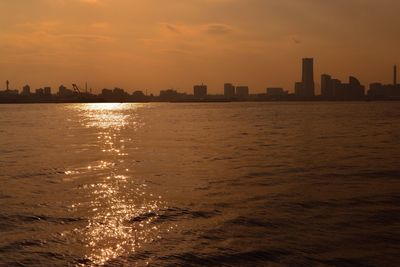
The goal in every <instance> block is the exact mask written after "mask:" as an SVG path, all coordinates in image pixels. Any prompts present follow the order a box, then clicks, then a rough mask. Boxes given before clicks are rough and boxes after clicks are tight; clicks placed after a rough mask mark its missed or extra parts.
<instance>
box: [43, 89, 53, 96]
mask: <svg viewBox="0 0 400 267" xmlns="http://www.w3.org/2000/svg"><path fill="white" fill-rule="evenodd" d="M43 93H44V94H45V95H47V96H49V95H51V87H45V88H43Z"/></svg>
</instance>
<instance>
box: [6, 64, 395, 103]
mask: <svg viewBox="0 0 400 267" xmlns="http://www.w3.org/2000/svg"><path fill="white" fill-rule="evenodd" d="M314 62H315V59H314V58H312V57H305V58H303V59H302V70H301V73H300V76H301V81H300V82H293V83H294V85H293V86H292V87H289V88H285V87H283V86H279V84H278V85H275V86H264V88H256V89H254V88H251V87H250V86H248V84H249V83H246V84H237V83H236V86H234V84H235V83H233V82H231V81H229V82H228V81H226V82H224V83H223V84H222V86H221V85H219V87H217V88H215V87H211V88H210V86H209V85H208V83H204V82H201V84H194V85H191V87H190V88H183V89H179V88H175V87H164V88H161V89H154V88H153V89H151V88H136V89H131V88H124V90H125V91H126V92H127V93H134V92H136V91H143V92H146V95H147V94H149V95H150V94H153V95H157V94H158V93H159V92H161V91H163V90H169V89H172V90H176V91H179V92H182V93H186V94H191V93H193V94H194V95H196V93H195V91H196V90H197V89H199V87H202V86H203V85H205V86H206V89H205V93H204V92H203V93H200V94H199V95H200V96H204V95H207V94H209V95H220V94H224V95H229V94H232V93H228V94H227V93H226V90H229V89H227V87H232V86H233V91H235V87H239V91H240V90H241V89H245V91H246V90H247V94H263V93H265V92H266V90H267V89H271V88H279V89H280V88H282V89H284V90H285V91H287V92H288V93H292V94H296V95H299V96H302V97H313V96H318V95H324V90H326V86H327V85H326V80H325V79H326V78H328V79H331V78H332V76H331V74H327V73H329V72H326V73H321V74H320V75H318V74H316V73H315V65H314V64H315V63H314ZM392 70H393V72H392V78H391V82H390V81H389V82H385V81H372V82H370V83H368V84H367V83H363V82H362V81H361V82H360V81H359V79H358V78H355V76H354V75H351V74H348V75H347V76H346V78H345V79H344V80H346V79H347V77H350V79H352V78H355V79H356V80H357V82H358V83H362V84H363V85H364V86H365V87H366V88H365V89H366V90H367V91H368V90H369V89H370V87H371V86H373V85H374V84H393V85H397V64H394V65H392ZM319 77H320V78H319ZM316 78H317V79H316ZM341 80H342V79H339V78H336V79H334V81H335V82H341ZM10 84H11V83H10V80H6V81H5V87H4V88H2V87H1V86H0V91H1V90H18V91H19V92H23V90H24V87H26V86H29V87H30V88H31V89H33V90H35V89H34V88H35V87H33V86H32V87H31V85H30V84H25V85H23V86H21V87H19V88H16V87H13V86H12V85H11V87H10ZM69 84H72V87H73V89H75V88H74V87H77V85H76V84H75V83H70V82H69V83H66V84H59V85H58V86H55V88H60V87H65V85H67V87H65V88H68V85H69ZM83 84H84V85H85V88H86V92H89V91H90V93H94V94H101V92H102V90H103V89H106V88H107V87H100V88H92V87H91V88H90V89H89V88H88V83H87V81H85V82H84V83H83ZM250 84H251V82H250ZM303 84H305V87H304V88H298V87H302V85H303ZM368 85H369V88H368ZM240 87H242V88H240ZM243 87H245V88H243ZM36 88H37V89H43V88H53V87H52V86H48V85H47V86H39V87H36ZM110 88H121V87H118V86H111V87H110ZM196 88H197V89H196ZM21 89H22V90H21ZM298 89H299V90H298ZM304 89H305V91H304ZM78 90H79V89H78ZM200 90H203V91H204V89H200Z"/></svg>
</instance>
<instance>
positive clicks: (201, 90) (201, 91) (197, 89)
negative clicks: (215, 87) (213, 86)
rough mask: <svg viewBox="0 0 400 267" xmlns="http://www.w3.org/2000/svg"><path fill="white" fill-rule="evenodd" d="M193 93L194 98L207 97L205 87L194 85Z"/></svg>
mask: <svg viewBox="0 0 400 267" xmlns="http://www.w3.org/2000/svg"><path fill="white" fill-rule="evenodd" d="M193 93H194V97H195V98H206V97H207V85H204V84H202V85H195V86H194V87H193Z"/></svg>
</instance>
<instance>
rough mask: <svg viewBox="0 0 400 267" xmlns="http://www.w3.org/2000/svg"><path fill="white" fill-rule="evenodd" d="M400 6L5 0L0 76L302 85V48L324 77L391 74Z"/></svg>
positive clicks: (13, 79)
mask: <svg viewBox="0 0 400 267" xmlns="http://www.w3.org/2000/svg"><path fill="white" fill-rule="evenodd" d="M399 10H400V1H398V0H379V1H378V0H334V1H333V0H332V1H330V0H0V29H1V30H0V88H4V87H5V80H7V79H8V80H10V86H11V87H12V88H16V89H20V88H21V87H22V86H23V85H25V84H30V85H31V87H32V89H35V88H39V87H43V86H52V88H53V91H57V90H58V86H59V85H61V84H63V85H66V86H68V87H70V86H71V84H72V83H76V84H78V85H80V86H81V87H84V83H85V82H86V81H87V82H88V84H89V87H90V88H93V90H94V91H95V92H99V91H100V90H101V89H102V88H114V87H121V88H124V89H125V90H126V91H128V92H132V91H134V90H148V92H149V93H155V94H158V92H159V90H161V89H168V88H174V89H176V90H178V91H181V92H192V87H193V85H194V84H201V83H204V84H207V85H208V87H209V92H211V93H221V92H222V90H223V84H224V83H225V82H231V83H233V84H235V85H248V86H249V87H250V90H251V92H253V93H258V92H264V91H265V88H267V87H284V88H285V89H287V90H289V91H293V87H294V82H295V81H298V80H300V79H301V59H302V58H303V57H314V58H315V80H316V84H317V88H318V87H319V83H320V82H319V77H320V75H321V74H323V73H329V74H331V75H332V76H334V77H336V78H339V79H341V80H343V81H346V80H347V79H348V76H349V75H354V76H356V77H358V78H359V79H360V80H361V82H362V83H363V84H364V85H366V86H368V84H369V83H370V82H375V81H380V82H384V83H389V82H391V81H392V75H393V74H392V73H393V71H392V68H393V65H394V64H395V63H397V64H399V65H400V31H399V26H400V16H399ZM3 81H4V82H3Z"/></svg>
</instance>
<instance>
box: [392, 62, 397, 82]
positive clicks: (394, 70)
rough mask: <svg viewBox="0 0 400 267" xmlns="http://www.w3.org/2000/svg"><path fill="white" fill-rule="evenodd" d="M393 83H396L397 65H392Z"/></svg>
mask: <svg viewBox="0 0 400 267" xmlns="http://www.w3.org/2000/svg"><path fill="white" fill-rule="evenodd" d="M393 85H394V86H396V85H397V65H394V67H393Z"/></svg>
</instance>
